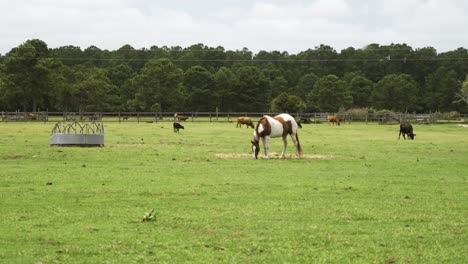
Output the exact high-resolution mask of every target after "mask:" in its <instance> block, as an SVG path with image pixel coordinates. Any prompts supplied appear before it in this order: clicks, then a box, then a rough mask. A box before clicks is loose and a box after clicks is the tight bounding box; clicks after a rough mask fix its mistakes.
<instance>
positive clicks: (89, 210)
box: [0, 122, 468, 263]
mask: <svg viewBox="0 0 468 264" xmlns="http://www.w3.org/2000/svg"><path fill="white" fill-rule="evenodd" d="M183 124H184V125H185V130H181V132H180V133H174V132H173V131H172V124H171V123H139V124H136V123H105V124H104V126H105V131H106V134H105V147H102V148H78V147H50V146H49V136H50V132H51V129H52V127H53V124H52V123H46V124H45V123H0V141H1V143H0V236H1V239H0V262H1V263H140V262H147V263H181V262H188V263H213V262H217V263H223V262H229V263H231V262H234V263H286V262H287V263H467V262H468V254H467V252H468V235H467V234H468V230H467V218H468V193H467V190H468V188H467V177H468V128H464V127H460V126H455V125H453V124H451V125H431V126H419V125H415V126H414V128H415V133H416V134H417V136H416V140H414V141H404V140H403V139H401V140H398V139H397V138H398V130H399V129H398V126H397V125H388V126H387V125H377V124H367V125H366V124H363V123H352V124H345V125H342V126H340V127H331V126H328V125H327V124H318V125H304V127H303V129H300V130H299V137H300V141H301V144H302V146H303V149H304V154H307V155H314V154H319V155H333V156H334V157H333V158H328V159H284V160H281V159H270V160H264V159H259V160H254V159H252V158H218V157H216V156H215V155H216V154H249V153H250V140H251V137H252V131H253V130H252V129H250V128H249V129H246V128H245V127H243V128H242V129H240V128H235V123H192V122H186V123H183ZM271 142H272V146H271V151H272V152H280V151H281V140H280V139H272V140H271ZM288 143H289V146H288V151H287V152H288V153H293V152H294V151H293V147H292V142H291V140H290V139H289V138H288ZM261 153H263V150H262V151H261ZM151 209H154V212H155V216H156V217H155V220H154V221H142V219H143V216H144V215H145V213H146V212H149V211H151Z"/></svg>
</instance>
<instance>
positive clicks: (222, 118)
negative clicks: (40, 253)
mask: <svg viewBox="0 0 468 264" xmlns="http://www.w3.org/2000/svg"><path fill="white" fill-rule="evenodd" d="M0 114H1V120H0V121H1V122H67V121H70V122H72V121H103V122H138V123H140V122H146V123H153V122H174V121H176V117H175V113H174V112H84V113H79V112H48V111H45V112H19V111H16V112H6V111H2V112H0ZM179 114H180V115H183V116H185V117H187V119H186V120H185V122H236V119H237V117H240V116H249V117H251V118H253V119H256V118H260V117H262V116H263V115H266V114H267V115H275V114H277V113H269V112H181V113H179ZM331 114H333V115H336V116H337V117H338V118H339V119H340V120H341V122H342V123H349V122H366V123H369V122H370V123H379V124H395V123H396V124H398V123H400V122H401V121H409V122H413V123H419V124H433V123H467V122H468V114H459V113H430V114H424V113H412V114H410V113H384V114H381V113H379V114H377V113H360V114H352V113H337V114H335V113H292V114H291V115H292V116H294V117H295V118H296V119H297V120H298V121H301V122H302V123H324V122H327V116H328V115H331Z"/></svg>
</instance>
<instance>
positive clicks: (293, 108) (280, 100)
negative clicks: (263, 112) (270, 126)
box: [271, 93, 306, 113]
mask: <svg viewBox="0 0 468 264" xmlns="http://www.w3.org/2000/svg"><path fill="white" fill-rule="evenodd" d="M305 109H306V104H305V103H304V101H303V100H302V99H301V98H300V97H299V96H296V95H288V94H287V93H281V94H280V95H278V96H277V97H276V98H274V99H273V101H272V102H271V111H273V112H276V113H298V112H303V111H304V110H305Z"/></svg>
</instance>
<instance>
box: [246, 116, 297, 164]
mask: <svg viewBox="0 0 468 264" xmlns="http://www.w3.org/2000/svg"><path fill="white" fill-rule="evenodd" d="M297 127H298V125H297V123H296V120H295V119H294V118H293V117H292V116H290V115H288V114H279V115H277V116H275V117H271V116H267V115H264V116H263V117H262V118H260V120H259V121H258V123H257V126H256V127H255V131H254V133H253V140H252V141H251V143H252V151H253V152H254V158H256V159H257V158H258V153H259V152H260V144H259V141H260V139H262V142H263V149H264V150H265V158H266V159H268V158H269V156H268V151H269V149H270V137H271V138H277V137H282V138H283V151H282V152H281V156H280V158H284V157H285V156H284V155H285V154H286V146H287V140H286V138H287V136H288V135H290V136H291V139H292V141H293V143H294V146H295V148H296V157H300V156H301V154H302V148H301V144H300V143H299V138H298V136H297Z"/></svg>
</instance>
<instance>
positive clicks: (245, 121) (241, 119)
mask: <svg viewBox="0 0 468 264" xmlns="http://www.w3.org/2000/svg"><path fill="white" fill-rule="evenodd" d="M242 125H246V126H247V128H249V127H252V128H254V124H253V123H252V119H251V118H250V117H246V116H241V117H238V118H237V125H236V127H242Z"/></svg>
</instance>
